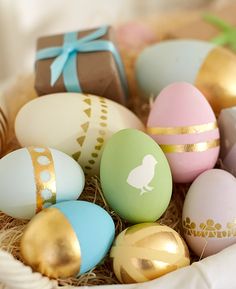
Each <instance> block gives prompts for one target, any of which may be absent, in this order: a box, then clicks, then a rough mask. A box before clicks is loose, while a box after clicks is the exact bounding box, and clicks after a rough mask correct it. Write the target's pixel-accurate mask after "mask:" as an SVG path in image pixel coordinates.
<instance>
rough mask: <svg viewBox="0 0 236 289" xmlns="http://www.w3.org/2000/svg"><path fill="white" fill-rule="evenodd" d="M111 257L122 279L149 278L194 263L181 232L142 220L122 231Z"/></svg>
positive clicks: (117, 275) (119, 278) (128, 281)
mask: <svg viewBox="0 0 236 289" xmlns="http://www.w3.org/2000/svg"><path fill="white" fill-rule="evenodd" d="M110 257H111V258H112V261H113V269H114V273H115V275H116V277H117V279H118V280H119V281H120V282H121V283H140V282H146V281H149V280H153V279H156V278H158V277H160V276H163V275H165V274H167V273H169V272H171V271H174V270H177V269H179V268H181V267H184V266H188V265H189V264H190V259H189V251H188V248H187V246H186V244H185V242H184V240H183V239H182V238H181V237H180V235H179V234H178V233H177V232H176V231H174V230H173V229H171V228H170V227H168V226H162V225H159V224H157V223H142V224H138V225H134V226H132V227H129V228H127V229H126V230H124V231H123V232H121V233H120V234H119V235H118V237H117V238H116V239H115V242H114V245H113V247H112V249H111V253H110Z"/></svg>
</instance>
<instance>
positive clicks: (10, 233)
mask: <svg viewBox="0 0 236 289" xmlns="http://www.w3.org/2000/svg"><path fill="white" fill-rule="evenodd" d="M188 17H189V12H186V14H185V16H184V17H182V16H181V17H179V16H178V17H176V18H175V17H174V16H173V17H166V15H163V16H162V18H161V17H156V16H155V19H156V21H157V22H154V21H153V26H154V25H155V27H156V26H158V27H162V34H161V35H160V36H161V37H162V36H163V38H164V36H165V35H166V33H167V32H168V31H169V27H170V25H171V27H172V26H173V24H174V25H175V26H176V27H177V22H178V23H179V21H184V20H183V19H185V18H188ZM199 17H200V15H199ZM163 18H164V19H165V20H166V23H165V25H163V23H162V22H161V20H163ZM180 18H181V19H180ZM173 19H174V20H173ZM163 22H164V21H163ZM186 25H187V24H186ZM61 42H62V41H61ZM53 45H54V44H53ZM124 55H125V57H126V58H127V53H124ZM125 60H126V59H125ZM132 61H135V56H134V57H133V58H132ZM51 62H53V61H51ZM125 63H127V61H125ZM129 63H130V62H129ZM132 63H133V62H132ZM49 67H50V66H49ZM49 67H48V68H47V69H49ZM127 71H128V70H127ZM49 73H50V69H49V71H48V76H49V77H50V74H49ZM78 75H79V74H78ZM61 77H62V76H61ZM129 78H131V77H130V75H129ZM48 82H49V81H48ZM19 86H20V87H19ZM19 86H16V87H15V89H14V92H11V93H9V95H8V96H9V97H8V99H11V101H13V100H15V101H13V102H12V104H13V105H15V106H17V108H18V106H20V105H22V104H23V101H25V99H23V97H24V98H26V97H27V98H28V99H31V98H32V94H31V90H32V84H31V82H29V81H28V79H25V80H24V81H22V79H20V81H19ZM22 86H23V89H22ZM24 86H25V87H24ZM28 86H30V87H28ZM19 92H21V93H20V94H19ZM12 96H14V97H15V98H14V97H12ZM136 96H137V95H136V94H135V95H134V96H133V100H134V98H135V97H136ZM13 105H10V108H11V109H12V106H13ZM132 109H133V107H132ZM148 109H149V107H148V108H147V105H146V104H143V103H142V104H141V105H140V107H139V111H140V113H139V115H140V117H142V119H144V118H145V113H146V110H148ZM133 110H134V109H133ZM8 115H9V113H8ZM11 123H14V120H13V117H12V120H11V121H10V124H11ZM11 138H12V139H13V140H14V136H11ZM11 138H10V140H11ZM16 148H18V144H16V143H14V142H12V141H11V142H9V144H8V150H9V151H11V150H13V149H16ZM97 183H98V180H97V179H96V178H95V179H94V180H91V182H89V183H88V184H87V188H86V191H85V199H89V200H90V201H92V202H93V201H94V202H95V201H96V202H98V200H97V198H98V199H99V201H100V202H101V204H102V200H100V199H101V197H100V195H99V188H98V185H97ZM187 189H188V186H178V187H177V188H176V194H174V196H173V200H172V202H171V204H170V207H169V208H168V211H167V212H166V214H165V215H164V216H163V217H162V219H161V220H160V222H161V223H163V224H166V225H168V226H171V227H172V228H174V229H176V230H178V231H181V225H180V224H181V220H180V216H181V211H182V202H183V198H184V196H185V192H186V190H187ZM0 221H1V222H0V240H1V242H0V248H1V250H0V268H1V270H0V288H1V287H2V286H3V287H4V288H5V287H9V288H23V289H24V288H25V289H26V288H27V289H28V288H33V287H37V288H48V289H49V288H50V289H51V288H59V286H60V288H63V287H62V286H65V287H64V288H69V287H71V288H88V287H87V286H88V285H99V286H95V287H92V288H99V289H102V288H104V289H105V288H110V289H117V288H122V289H123V288H130V289H131V288H137V289H142V288H143V289H149V288H150V289H151V288H160V289H165V288H172V287H173V288H181V289H187V288H188V289H190V288H191V289H198V288H208V287H211V288H212V289H213V288H214V289H222V288H234V287H235V281H234V277H235V270H234V266H233V264H234V262H235V256H236V247H235V246H236V245H233V246H232V247H230V248H227V249H225V250H224V251H222V252H221V253H218V254H216V255H214V256H212V257H209V258H206V259H204V260H202V261H199V262H195V263H193V264H192V265H191V266H189V267H186V268H183V269H180V270H177V271H174V272H172V273H169V274H168V275H166V276H163V277H161V278H158V279H156V280H153V281H150V282H146V283H142V284H130V285H118V284H116V283H117V280H116V279H114V276H113V275H112V271H111V270H110V263H109V260H106V261H105V262H103V264H101V265H100V266H99V267H98V268H96V269H94V270H92V271H91V272H89V273H87V274H86V275H84V276H81V277H80V278H78V279H76V278H70V279H67V280H49V279H48V278H47V277H43V276H42V275H41V274H39V273H36V272H32V270H31V269H30V268H29V267H26V266H25V265H24V264H23V263H21V262H20V261H17V260H16V259H14V258H13V256H14V257H15V258H17V259H19V260H20V256H19V240H20V238H21V236H22V230H23V228H24V227H25V225H26V222H25V221H18V220H13V219H12V218H10V217H7V216H5V215H4V214H3V213H0ZM123 226H124V224H123V223H121V222H120V221H119V222H118V225H117V227H120V230H121V229H122V227H123ZM118 230H119V228H118ZM3 250H4V251H3ZM5 251H8V252H9V253H11V254H12V255H13V256H12V255H10V254H9V253H6V252H5ZM198 260H199V259H194V258H192V261H198ZM145 264H147V263H145ZM225 264H228V266H225ZM147 265H148V264H147ZM146 268H147V269H148V268H149V267H147V266H146V267H144V269H146ZM219 272H221V274H219ZM186 280H187V282H186ZM206 280H207V281H208V282H207V284H206ZM111 284H116V285H111ZM73 286H85V287H73Z"/></svg>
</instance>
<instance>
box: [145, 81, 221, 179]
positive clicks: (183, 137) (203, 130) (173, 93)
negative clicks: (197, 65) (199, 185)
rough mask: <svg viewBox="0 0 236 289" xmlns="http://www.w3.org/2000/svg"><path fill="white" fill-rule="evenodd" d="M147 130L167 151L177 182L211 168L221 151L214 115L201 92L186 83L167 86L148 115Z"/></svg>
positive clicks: (165, 151)
mask: <svg viewBox="0 0 236 289" xmlns="http://www.w3.org/2000/svg"><path fill="white" fill-rule="evenodd" d="M147 131H148V133H149V135H150V136H151V137H152V138H153V139H154V140H155V141H156V142H157V143H158V144H159V145H160V147H161V148H162V150H163V151H164V153H165V155H166V157H167V159H168V161H169V164H170V167H171V172H172V175H173V179H174V181H175V182H177V183H187V182H191V181H193V180H194V179H195V178H196V177H197V176H198V175H199V174H200V173H202V172H203V171H205V170H208V169H212V168H213V167H214V165H215V163H216V161H217V158H218V154H219V130H218V126H217V121H216V118H215V115H214V113H213V111H212V109H211V107H210V105H209V104H208V102H207V100H206V99H205V98H204V96H203V95H202V94H201V92H200V91H199V90H198V89H197V88H195V87H194V86H193V85H191V84H189V83H185V82H179V83H174V84H171V85H169V86H167V87H166V88H164V89H163V90H162V91H161V93H160V94H159V96H158V97H157V98H156V100H155V102H154V104H153V107H152V109H151V112H150V114H149V117H148V122H147Z"/></svg>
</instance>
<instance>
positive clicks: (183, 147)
mask: <svg viewBox="0 0 236 289" xmlns="http://www.w3.org/2000/svg"><path fill="white" fill-rule="evenodd" d="M219 144H220V140H219V139H215V140H211V141H207V142H199V143H195V144H180V145H179V144H174V145H166V144H159V146H160V147H161V149H162V150H163V152H164V153H184V152H204V151H207V150H209V149H212V148H215V147H218V146H219Z"/></svg>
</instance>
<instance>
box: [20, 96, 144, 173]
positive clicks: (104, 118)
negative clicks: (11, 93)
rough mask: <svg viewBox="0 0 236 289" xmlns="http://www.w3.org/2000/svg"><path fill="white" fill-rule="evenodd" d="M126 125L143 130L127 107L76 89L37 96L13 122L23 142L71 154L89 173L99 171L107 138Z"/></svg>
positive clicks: (27, 144) (22, 143)
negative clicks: (102, 150) (81, 92)
mask: <svg viewBox="0 0 236 289" xmlns="http://www.w3.org/2000/svg"><path fill="white" fill-rule="evenodd" d="M29 124H30V125H29ZM129 127H131V128H137V129H141V130H144V126H143V124H142V123H141V121H140V120H139V119H138V118H137V117H136V116H135V115H134V114H133V113H132V112H131V111H129V110H128V109H127V108H125V107H123V106H121V105H119V104H117V103H115V102H113V101H111V100H108V99H106V98H102V97H97V96H93V95H89V94H79V93H58V94H52V95H47V96H44V97H41V98H37V99H35V100H33V101H31V102H29V103H27V104H26V105H25V106H24V107H23V108H22V109H21V110H20V112H19V114H18V115H17V118H16V122H15V131H16V136H17V139H18V141H19V142H20V144H21V145H22V146H31V145H41V146H48V147H53V148H56V149H58V150H61V151H63V152H65V153H67V154H68V155H71V156H73V158H74V159H75V160H77V161H78V162H79V164H80V165H81V166H82V167H83V169H84V171H85V173H86V174H88V175H94V174H98V173H99V165H100V158H101V149H102V147H103V145H104V143H105V142H106V140H107V139H109V138H110V137H111V136H112V134H113V133H115V132H117V131H119V130H121V129H124V128H129Z"/></svg>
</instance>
